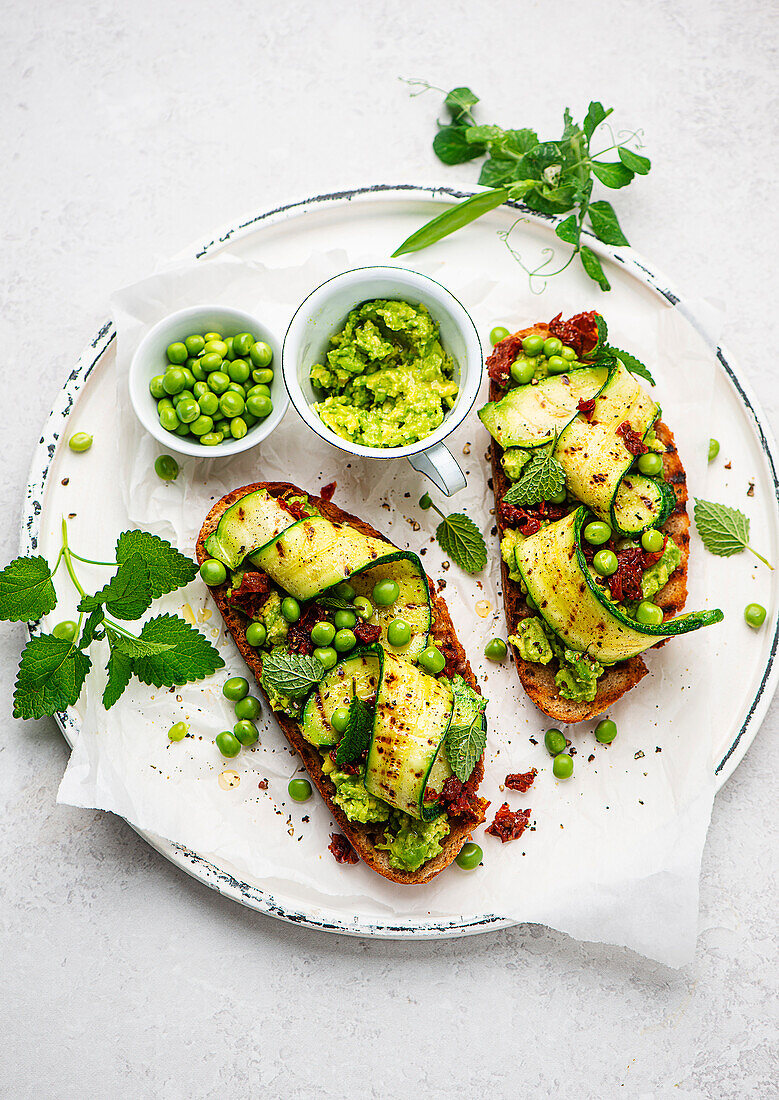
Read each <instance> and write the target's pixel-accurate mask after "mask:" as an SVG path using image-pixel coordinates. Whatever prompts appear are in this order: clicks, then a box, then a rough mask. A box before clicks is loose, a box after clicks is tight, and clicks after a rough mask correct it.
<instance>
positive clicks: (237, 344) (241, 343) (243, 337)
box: [233, 332, 254, 358]
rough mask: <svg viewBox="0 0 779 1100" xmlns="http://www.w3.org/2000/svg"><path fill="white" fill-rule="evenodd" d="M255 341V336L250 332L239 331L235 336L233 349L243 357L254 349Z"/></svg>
mask: <svg viewBox="0 0 779 1100" xmlns="http://www.w3.org/2000/svg"><path fill="white" fill-rule="evenodd" d="M253 343H254V337H253V336H252V334H251V333H250V332H239V333H238V335H237V336H234V337H233V351H234V352H235V354H236V355H238V356H240V357H241V358H243V357H244V356H245V355H248V354H249V352H250V351H251V350H252V344H253Z"/></svg>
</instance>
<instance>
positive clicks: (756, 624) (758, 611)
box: [744, 603, 766, 630]
mask: <svg viewBox="0 0 779 1100" xmlns="http://www.w3.org/2000/svg"><path fill="white" fill-rule="evenodd" d="M765 617H766V609H765V608H764V607H763V606H762V604H759V603H748V604H747V606H746V607H745V608H744V619H745V620H746V622H747V624H748V625H749V626H751V627H752V629H753V630H758V629H759V628H760V627H761V626H762V625H763V623H764V622H765Z"/></svg>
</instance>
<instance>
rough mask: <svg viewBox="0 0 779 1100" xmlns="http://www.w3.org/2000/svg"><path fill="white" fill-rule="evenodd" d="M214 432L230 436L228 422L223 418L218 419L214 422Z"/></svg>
mask: <svg viewBox="0 0 779 1100" xmlns="http://www.w3.org/2000/svg"><path fill="white" fill-rule="evenodd" d="M214 431H215V432H221V434H222V435H229V434H230V421H229V420H225V419H224V417H220V418H219V420H215V421H214Z"/></svg>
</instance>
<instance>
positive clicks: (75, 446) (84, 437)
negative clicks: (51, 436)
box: [68, 432, 92, 454]
mask: <svg viewBox="0 0 779 1100" xmlns="http://www.w3.org/2000/svg"><path fill="white" fill-rule="evenodd" d="M68 446H69V447H70V449H71V451H75V452H76V454H83V453H84V451H88V450H89V448H90V447H91V446H92V436H91V435H90V434H89V432H76V433H75V435H72V436H71V437H70V439H69V440H68Z"/></svg>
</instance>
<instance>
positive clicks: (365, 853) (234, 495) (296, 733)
mask: <svg viewBox="0 0 779 1100" xmlns="http://www.w3.org/2000/svg"><path fill="white" fill-rule="evenodd" d="M258 489H266V490H267V491H268V492H269V493H271V494H272V495H273V496H280V495H281V494H282V493H284V492H287V491H292V492H295V493H301V492H303V490H301V489H299V488H298V487H297V486H296V485H292V484H290V483H289V482H283V481H266V482H257V483H255V484H253V485H244V486H242V487H241V488H239V489H234V490H233V491H232V492H231V493H228V494H227V496H224V497H222V499H221V500H219V501H217V503H216V504H215V505H214V506H213V507H212V508H211V510H210V512H209V513H208V515H207V516H206V519H205V522H204V523H203V526H202V527H201V529H200V534H199V536H198V540H197V546H196V553H197V560H198V562H199V563H201V564H202V562H204V561H205V560H206V558H208V556H209V555H208V553H207V552H206V549H205V540H206V539H207V538H208V536H209V535H210V534H211V533H212V532H213V531H215V530H216V527H217V525H218V523H219V520H220V518H221V516H222V514H223V513H224V512H225V511H226V510H227V509H228V508H229V507H230V506H231V505H232V504H235V502H236V501H237V500H240V498H241V497H243V496H246V495H247V494H249V493H254V492H256V491H257V490H258ZM308 496H309V499H310V500H311V502H312V503H313V504H314V505H316V507H317V508H318V509H319V510H320V512H321V513H322V514H323V515H324V516H326V517H327V518H328V519H330V520H333V521H334V522H336V523H348V524H349V525H350V526H352V527H354V528H356V530H358V531H360V532H361V533H362V534H364V535H369V536H372V537H373V538H379V539H383V540H384V541H385V542H388V543H389V540H388V539H387V538H386V536H385V535H382V534H381V532H380V531H377V530H376V529H375V528H373V527H371V526H370V524H367V523H365V522H364V521H363V520H361V519H359V518H358V517H357V516H353V515H350V514H349V513H348V512H344V511H343V509H341V508H339V507H338V506H337V505H336V504H333V503H332V501H329V500H323V499H322V498H321V497H317V496H313V495H312V494H308ZM389 545H392V544H391V543H390V544H389ZM426 576H427V575H426ZM427 583H428V587H429V588H430V597H431V607H432V613H433V616H432V626H431V634H432V635H433V636H434V637H435V638H436V639H437V640H438V641H446V642H448V643H449V644H450V645H451V646H452V647H453V648H454V650H455V654H456V656H455V662H456V663H457V664H458V665H459V666H460V672H461V675H462V676H463V678H464V679H465V680H466V681H467V683H468V684H469V685H470V686H471V687H472V688H474V690H475V691H478V692H480V691H481V689H480V687H479V685H478V683H477V682H476V677H475V676H474V674H473V672H472V670H471V666H470V664H469V663H468V659H467V657H466V656H465V650H464V649H463V647H462V645H461V644H460V641H459V639H458V638H457V635H456V633H455V629H454V625H453V623H452V619H451V616H450V615H449V609H448V608H447V606H446V604H445V602H444V601H443V600H442V599H441V597H440V596H437V595H436V594H435V590H434V588H433V584H432V581H431V580H430V578H429V577H427ZM227 589H228V584H227V583H225V584H223V585H220V586H219V587H215V588H212V589H210V591H211V595H212V596H213V597H214V600H215V601H216V605H217V607H218V608H219V610H220V612H221V614H222V618H223V619H224V622H225V627H226V628H227V630H228V632H229V633H230V634H231V635H232V638H233V641H234V642H235V644H236V645H237V646H238V649H239V650H240V653H241V656H242V657H243V659H244V660H245V661H246V663H247V665H248V666H249V668H250V669H251V671H252V673H253V674H254V678H255V679H256V681H257V686H258V687H259V690H260V692H261V693H262V695H263V698H264V699H265V701H266V702H268V697H267V695H266V693H265V691H264V689H263V687H262V684H261V682H260V674H261V671H262V664H261V661H260V660H259V658H258V656H257V653H256V652H255V650H254V649H252V647H251V646H250V645H248V643H247V642H246V637H245V631H246V622H247V621H246V617H245V616H244V615H242V614H241V612H240V611H237V610H236V609H235V608H233V607H231V606H230V605H229V604H228V603H227V598H226V597H227ZM274 714H275V717H276V720H277V721H278V723H279V725H280V726H281V729H282V731H283V733H284V736H285V737H286V738H287V741H289V743H290V745H291V746H292V748H293V749H295V751H296V752H297V753H298V755H299V756H300V757H301V758H302V760H303V763H304V764H305V766H306V770H307V771H308V774H309V775H310V776H311V779H312V780H313V782H314V785H315V786H316V788H317V790H318V791H319V793H320V794H321V796H322V798H323V799H324V800H325V802H326V803H327V807H328V809H329V811H330V813H331V814H332V816H333V818H334V819H335V821H336V822H337V823H338V826H339V828H340V830H341V832H342V833H343V834H344V835H345V836H346V837H347V838H348V840H349V843H350V844H351V845H352V847H353V848H354V850H355V852H357V854H358V855H359V856H360V858H361V859H363V860H364V861H365V863H367V864H368V866H369V867H370V868H371V869H372V870H374V871H376V872H377V873H378V874H380V875H383V876H384V877H385V878H388V879H392V881H393V882H398V883H402V884H404V885H420V884H422V883H425V882H429V881H430V880H431V879H432V878H435V876H436V875H437V874H439V873H440V872H441V871H443V870H444V868H445V867H448V866H449V864H450V863H452V861H453V860H454V859H455V857H456V856H457V854H458V853H459V851H460V849H461V848H462V846H463V844H465V843H466V841H467V840H468V839H469V838H470V836H471V833H472V831H473V829H474V828H475V825H474V823H473V822H469V823H461V822H458V820H457V818H453V817H450V818H449V824H450V832H449V835H448V836H447V837H445V838H444V840H443V841H442V848H443V850H442V851H441V852H440V853H439V855H437V856H436V857H435V858H434V859H431V860H428V862H427V863H424V864H423V865H422V866H421V867H420V868H419V870H418V871H398V870H396V869H395V868H394V867H391V866H390V863H389V857H388V853H387V852H383V851H379V850H378V849H377V848H376V842H377V841H379V840H380V839H381V837H382V835H383V833H384V827H383V824H381V823H379V824H370V825H361V824H360V823H358V822H354V821H349V819H348V818H347V817H346V814H345V813H344V812H343V810H342V809H341V808H340V806H337V805H336V804H335V802H333V797H332V796H333V795H334V794H335V785H334V784H333V783H332V781H331V780H330V779H329V778H328V777H327V776H326V775H325V774H324V772H323V771H322V757H321V756H320V755H319V752H318V751H317V749H316V748H314V746H313V745H310V744H309V743H308V741H306V739H305V737H303V734H302V732H301V730H300V728H299V726H298V724H297V722H295V721H294V719H292V718H290V717H288V715H286V714H280V713H278V712H274ZM473 778H474V779H475V780H476V785H477V786H478V785H479V784H480V783H481V781H482V779H483V778H484V758H483V757H482V758H481V759H480V760H479V762H478V763H477V765H476V767H475V768H474V771H473ZM477 824H478V823H477ZM324 839H325V838H323V840H324Z"/></svg>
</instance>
